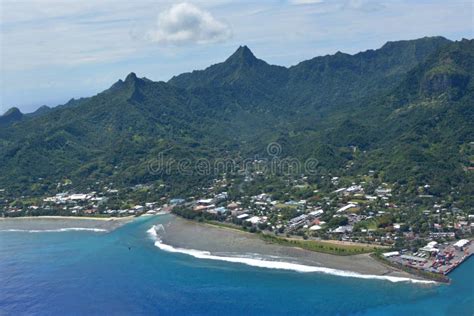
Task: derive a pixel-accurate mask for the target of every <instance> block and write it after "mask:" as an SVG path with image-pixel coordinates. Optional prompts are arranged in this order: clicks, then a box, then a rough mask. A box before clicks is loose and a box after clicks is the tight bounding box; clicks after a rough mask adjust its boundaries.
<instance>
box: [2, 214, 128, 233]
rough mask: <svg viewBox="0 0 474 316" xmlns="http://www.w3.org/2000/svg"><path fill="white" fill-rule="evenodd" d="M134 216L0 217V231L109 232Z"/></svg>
mask: <svg viewBox="0 0 474 316" xmlns="http://www.w3.org/2000/svg"><path fill="white" fill-rule="evenodd" d="M134 218H135V217H134V216H126V217H86V216H23V217H11V218H0V232H24V233H52V232H67V231H93V232H111V231H113V230H115V229H117V228H119V227H121V226H123V225H125V224H127V223H129V222H131V221H132V220H133V219H134Z"/></svg>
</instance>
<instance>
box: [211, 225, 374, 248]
mask: <svg viewBox="0 0 474 316" xmlns="http://www.w3.org/2000/svg"><path fill="white" fill-rule="evenodd" d="M206 224H208V225H212V226H216V227H220V228H225V229H233V230H237V231H240V232H246V233H250V232H249V231H248V230H245V229H243V228H242V227H240V226H237V225H232V224H226V223H220V222H214V221H209V222H206ZM255 235H256V236H258V237H259V238H261V239H262V240H264V241H266V242H268V243H273V244H278V245H282V246H289V247H298V248H302V249H305V250H310V251H315V252H322V253H328V254H332V255H339V256H349V255H357V254H363V253H372V252H374V251H375V250H377V249H380V248H383V247H380V246H376V245H364V244H342V243H338V242H336V241H329V240H328V241H319V240H299V239H292V238H285V237H279V236H274V235H271V234H265V233H256V234H255Z"/></svg>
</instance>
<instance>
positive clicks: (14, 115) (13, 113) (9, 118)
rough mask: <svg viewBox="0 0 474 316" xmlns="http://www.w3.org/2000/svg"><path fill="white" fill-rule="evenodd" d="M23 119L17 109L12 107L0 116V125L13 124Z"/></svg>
mask: <svg viewBox="0 0 474 316" xmlns="http://www.w3.org/2000/svg"><path fill="white" fill-rule="evenodd" d="M22 118H23V113H21V111H20V109H18V108H17V107H13V108H11V109H9V110H8V111H6V112H5V114H3V115H1V116H0V124H4V123H7V124H8V123H13V122H16V121H19V120H21V119H22Z"/></svg>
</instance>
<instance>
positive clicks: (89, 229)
mask: <svg viewBox="0 0 474 316" xmlns="http://www.w3.org/2000/svg"><path fill="white" fill-rule="evenodd" d="M71 231H90V232H107V231H108V230H107V229H103V228H87V227H68V228H58V229H4V230H0V232H23V233H62V232H71Z"/></svg>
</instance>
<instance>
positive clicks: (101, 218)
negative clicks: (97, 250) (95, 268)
mask: <svg viewBox="0 0 474 316" xmlns="http://www.w3.org/2000/svg"><path fill="white" fill-rule="evenodd" d="M134 217H135V216H123V217H95V216H55V215H45V216H19V217H2V218H0V221H2V220H6V221H8V220H14V219H28V220H29V219H72V220H77V219H80V220H94V221H126V220H131V219H133V218H134Z"/></svg>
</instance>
